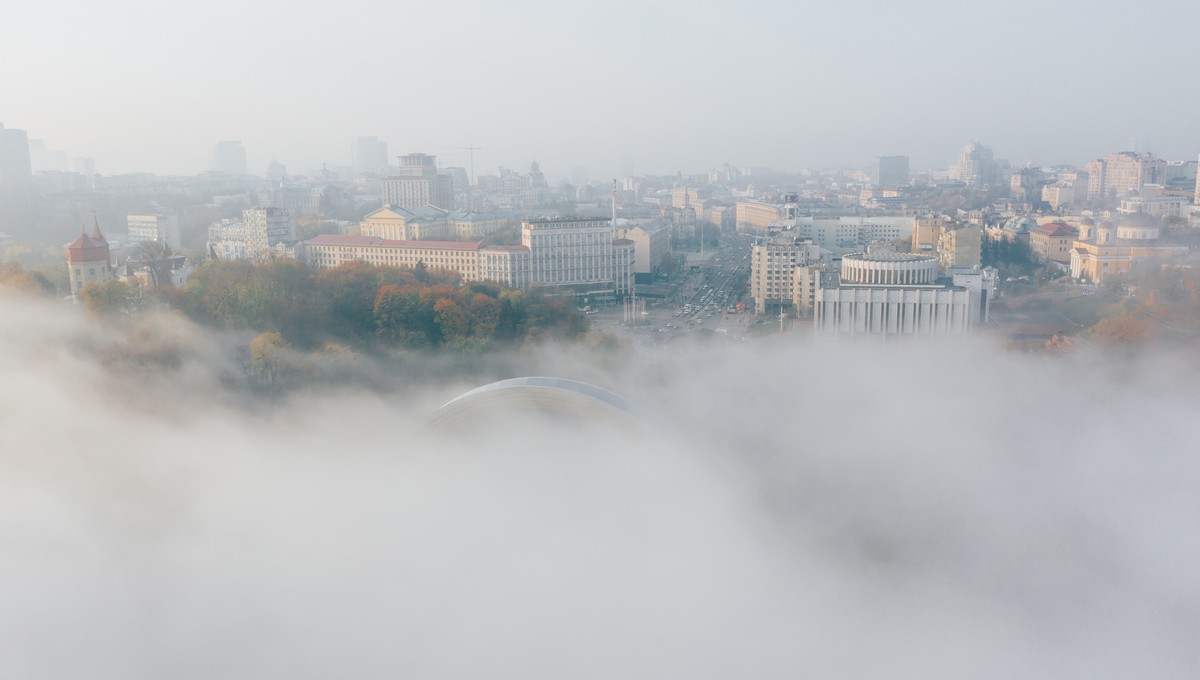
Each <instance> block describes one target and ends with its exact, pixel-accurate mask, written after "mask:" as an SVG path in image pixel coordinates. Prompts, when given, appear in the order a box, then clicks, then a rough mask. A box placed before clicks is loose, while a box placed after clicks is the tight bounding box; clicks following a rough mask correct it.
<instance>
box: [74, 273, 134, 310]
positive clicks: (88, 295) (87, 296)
mask: <svg viewBox="0 0 1200 680" xmlns="http://www.w3.org/2000/svg"><path fill="white" fill-rule="evenodd" d="M80 297H81V298H82V299H83V306H84V308H85V309H87V310H88V311H89V312H91V313H93V314H97V315H100V316H111V315H113V314H119V313H121V312H127V311H129V305H130V297H131V295H130V290H129V286H128V285H126V284H125V282H124V281H121V280H120V279H109V280H108V281H103V282H100V283H89V284H88V285H86V286H84V287H83V290H82V291H81V292H80Z"/></svg>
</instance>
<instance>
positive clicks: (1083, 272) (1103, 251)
mask: <svg viewBox="0 0 1200 680" xmlns="http://www.w3.org/2000/svg"><path fill="white" fill-rule="evenodd" d="M1124 219H1127V220H1129V221H1128V222H1126V223H1122V224H1120V225H1118V226H1115V227H1114V226H1113V224H1112V223H1111V222H1107V221H1105V222H1101V223H1100V224H1099V225H1098V226H1097V225H1093V224H1089V223H1087V222H1086V221H1085V222H1084V223H1083V224H1081V225H1080V227H1079V239H1078V240H1077V241H1075V242H1074V244H1072V247H1071V277H1072V278H1074V279H1079V280H1083V281H1091V282H1093V283H1099V282H1100V281H1103V280H1104V279H1105V278H1107V277H1109V276H1113V275H1119V274H1128V273H1129V271H1130V270H1131V269H1132V268H1133V263H1134V262H1137V261H1139V260H1154V259H1159V260H1167V259H1173V258H1177V257H1182V256H1185V255H1187V252H1188V249H1187V246H1174V245H1161V244H1159V243H1158V238H1159V227H1158V225H1157V223H1155V222H1154V221H1152V220H1147V219H1145V218H1144V217H1142V216H1140V215H1129V216H1126V217H1125V218H1124Z"/></svg>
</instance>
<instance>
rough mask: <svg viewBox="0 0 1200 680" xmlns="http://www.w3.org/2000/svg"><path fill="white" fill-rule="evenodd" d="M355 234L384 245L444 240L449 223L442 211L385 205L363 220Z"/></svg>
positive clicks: (448, 231)
mask: <svg viewBox="0 0 1200 680" xmlns="http://www.w3.org/2000/svg"><path fill="white" fill-rule="evenodd" d="M359 233H360V234H361V235H363V236H375V237H377V238H381V239H386V240H388V241H421V240H437V239H446V238H449V237H450V220H449V218H448V217H447V214H446V211H445V210H441V209H439V208H435V207H433V206H422V207H419V208H402V207H400V206H397V205H385V206H384V207H382V208H380V209H379V210H376V211H375V212H373V213H371V214H370V215H367V216H366V217H364V218H363V221H362V224H361V225H360V226H359Z"/></svg>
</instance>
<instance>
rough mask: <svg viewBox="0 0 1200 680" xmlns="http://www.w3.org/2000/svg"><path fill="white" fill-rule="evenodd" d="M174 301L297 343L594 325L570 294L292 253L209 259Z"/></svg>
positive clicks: (430, 339) (462, 336)
mask: <svg viewBox="0 0 1200 680" xmlns="http://www.w3.org/2000/svg"><path fill="white" fill-rule="evenodd" d="M167 300H168V302H169V304H170V305H171V306H172V307H175V308H176V309H178V310H180V311H181V312H183V313H184V314H186V315H187V316H188V317H190V318H192V319H193V320H195V321H197V322H199V323H201V324H204V325H209V326H215V327H220V328H229V329H244V330H255V331H263V332H276V333H279V334H280V335H281V336H282V337H283V338H284V339H285V340H286V341H287V342H289V343H291V344H293V345H295V346H296V347H299V348H313V347H317V346H319V345H321V344H324V343H328V342H338V343H345V344H348V345H350V346H353V347H356V348H360V349H371V348H380V349H385V348H388V347H402V348H405V349H447V350H453V351H479V350H482V349H485V348H487V347H490V346H493V345H503V344H508V345H520V344H523V343H526V342H536V341H538V340H540V339H542V338H543V337H547V338H574V337H575V336H577V335H579V334H580V333H582V332H584V331H585V330H587V323H586V320H585V319H584V318H583V317H582V316H581V315H580V314H579V313H578V311H577V310H576V309H575V306H574V301H573V299H571V298H565V297H560V296H552V295H548V294H546V293H543V292H540V291H531V292H522V291H517V290H507V289H502V288H500V287H499V286H496V285H493V284H487V283H470V284H464V283H463V282H461V281H460V280H459V278H458V277H457V276H456V275H453V274H448V273H444V272H435V271H428V270H425V269H423V268H417V269H412V270H406V269H397V268H394V267H376V266H374V265H371V264H367V263H364V262H350V263H347V264H345V265H343V266H341V267H338V268H336V269H322V270H313V269H311V268H309V267H307V266H305V265H304V264H302V263H300V262H296V261H291V260H279V261H275V262H271V263H267V264H261V265H253V264H249V263H246V262H220V261H210V262H207V263H205V264H204V265H203V266H202V267H201V268H200V269H199V270H197V271H196V273H195V274H193V275H192V277H191V279H190V280H189V281H188V283H187V285H186V286H184V287H183V289H181V290H176V291H169V293H168V296H167Z"/></svg>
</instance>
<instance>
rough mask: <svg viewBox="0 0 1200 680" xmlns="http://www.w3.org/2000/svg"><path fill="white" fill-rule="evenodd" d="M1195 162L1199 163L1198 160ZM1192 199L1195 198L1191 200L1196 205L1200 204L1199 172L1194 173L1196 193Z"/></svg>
mask: <svg viewBox="0 0 1200 680" xmlns="http://www.w3.org/2000/svg"><path fill="white" fill-rule="evenodd" d="M1197 163H1200V161H1197ZM1194 199H1195V200H1194V201H1193V202H1194V203H1195V204H1196V205H1200V173H1197V175H1196V195H1195V197H1194Z"/></svg>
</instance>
